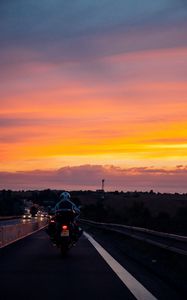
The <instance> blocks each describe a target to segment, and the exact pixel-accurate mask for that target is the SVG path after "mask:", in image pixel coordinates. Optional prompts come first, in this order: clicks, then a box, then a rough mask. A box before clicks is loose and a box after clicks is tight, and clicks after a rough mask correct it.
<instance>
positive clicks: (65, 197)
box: [60, 192, 71, 200]
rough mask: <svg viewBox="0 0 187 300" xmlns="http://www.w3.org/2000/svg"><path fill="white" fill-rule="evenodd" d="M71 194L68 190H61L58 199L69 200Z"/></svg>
mask: <svg viewBox="0 0 187 300" xmlns="http://www.w3.org/2000/svg"><path fill="white" fill-rule="evenodd" d="M70 198H71V196H70V193H68V192H63V193H61V194H60V200H70Z"/></svg>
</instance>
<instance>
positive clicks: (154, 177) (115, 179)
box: [0, 165, 187, 193]
mask: <svg viewBox="0 0 187 300" xmlns="http://www.w3.org/2000/svg"><path fill="white" fill-rule="evenodd" d="M103 178H105V180H106V190H108V191H109V190H123V191H134V190H138V191H149V190H150V189H153V190H154V191H158V192H171V193H172V192H173V193H174V192H179V193H185V192H186V181H187V166H182V165H181V166H177V167H176V169H173V170H165V169H154V168H146V167H145V168H129V169H125V168H119V167H115V166H101V165H82V166H78V167H63V168H61V169H58V170H53V171H41V170H35V171H22V172H15V173H11V172H0V189H15V190H19V189H45V188H51V189H68V190H80V189H81V190H88V189H91V190H96V189H99V188H100V185H101V180H102V179H103Z"/></svg>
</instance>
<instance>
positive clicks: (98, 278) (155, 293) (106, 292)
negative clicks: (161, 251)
mask: <svg viewBox="0 0 187 300" xmlns="http://www.w3.org/2000/svg"><path fill="white" fill-rule="evenodd" d="M106 250H107V249H106ZM0 251H1V252H0V254H1V255H0V285H1V286H0V299H1V300H10V299H11V300H12V299H32V300H33V299H46V300H48V299H55V300H58V299H68V300H71V299H78V300H79V299H81V300H84V299H86V300H88V299H89V300H93V299H94V300H115V299H117V300H120V299H123V300H124V299H126V300H128V299H129V300H130V299H141V300H150V299H154V297H155V298H156V299H178V300H179V299H183V298H182V297H181V296H180V295H179V294H177V292H176V291H172V289H171V287H168V286H167V285H165V284H163V283H162V282H160V280H158V281H156V279H155V278H154V276H153V275H151V274H149V273H148V272H147V271H145V270H141V268H140V267H139V266H138V267H137V269H138V272H139V276H138V277H139V278H140V279H141V280H139V279H138V283H139V282H140V281H141V284H142V286H143V287H145V288H146V290H147V292H148V294H146V295H147V296H145V297H141V296H140V297H134V296H133V294H132V293H131V292H130V288H129V286H128V284H129V282H130V283H132V282H131V279H129V278H128V274H125V276H126V278H125V280H126V282H127V283H128V284H127V286H128V287H127V286H126V284H125V283H124V282H123V281H122V280H121V279H119V277H118V275H116V273H115V272H114V271H113V270H112V269H111V267H110V266H109V265H108V263H107V262H106V261H105V260H104V259H103V257H102V256H101V255H100V254H99V253H98V251H97V250H96V249H95V246H94V245H92V244H91V242H90V241H89V240H88V239H87V237H85V236H84V235H83V236H82V237H81V239H80V240H79V242H78V243H77V245H76V246H75V247H73V248H72V249H71V251H70V252H69V253H68V255H67V257H64V258H62V257H61V255H60V252H59V250H58V249H57V248H56V247H54V246H53V245H52V244H51V243H50V241H49V238H48V236H47V234H46V233H45V231H43V230H42V231H39V232H37V233H35V234H33V235H31V236H29V237H27V238H25V239H22V240H20V241H18V242H16V243H14V244H11V245H9V246H7V247H5V248H3V249H1V250H0ZM101 251H104V250H102V248H101ZM105 254H106V253H104V254H103V255H105ZM109 263H111V258H110V257H109ZM118 269H119V266H118ZM120 272H121V273H123V270H121V269H120ZM134 279H135V278H134ZM135 280H136V279H135ZM133 284H134V282H133ZM133 288H134V287H132V289H133ZM149 292H150V293H152V294H150V296H149Z"/></svg>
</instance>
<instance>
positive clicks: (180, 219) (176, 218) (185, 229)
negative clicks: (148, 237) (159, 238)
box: [82, 199, 187, 235]
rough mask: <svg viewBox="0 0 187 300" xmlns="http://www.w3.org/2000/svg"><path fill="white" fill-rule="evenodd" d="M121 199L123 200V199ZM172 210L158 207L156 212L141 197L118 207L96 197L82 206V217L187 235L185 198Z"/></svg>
mask: <svg viewBox="0 0 187 300" xmlns="http://www.w3.org/2000/svg"><path fill="white" fill-rule="evenodd" d="M128 200H129V199H128ZM123 201H124V202H125V199H123ZM150 201H151V200H150ZM167 202H168V201H167ZM172 204H173V203H172V201H171V205H172ZM168 205H169V203H168ZM149 206H151V203H150V205H149ZM172 211H173V213H172V214H171V213H170V210H169V209H168V210H167V209H165V208H162V207H160V209H159V210H158V209H157V212H154V210H153V209H152V210H151V209H150V208H149V207H148V205H146V201H142V200H141V199H134V200H133V199H131V203H130V204H129V203H128V205H123V206H121V205H119V207H118V203H117V201H114V202H113V203H112V202H110V204H109V205H108V203H107V199H98V200H97V201H96V202H95V203H90V204H86V205H84V206H83V208H82V217H83V218H85V219H89V220H94V221H98V222H106V223H107V222H109V223H118V224H124V225H128V226H135V227H142V228H148V229H152V230H157V231H162V232H168V233H175V234H180V235H187V200H186V205H181V206H180V203H179V205H178V207H175V208H174V207H173V209H172Z"/></svg>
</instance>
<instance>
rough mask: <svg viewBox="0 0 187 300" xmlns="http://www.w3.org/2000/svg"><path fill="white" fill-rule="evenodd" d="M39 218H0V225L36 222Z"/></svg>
mask: <svg viewBox="0 0 187 300" xmlns="http://www.w3.org/2000/svg"><path fill="white" fill-rule="evenodd" d="M37 220H38V219H37V218H31V219H22V218H18V219H10V220H0V226H6V225H16V224H26V223H35V222H36V221H37Z"/></svg>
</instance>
